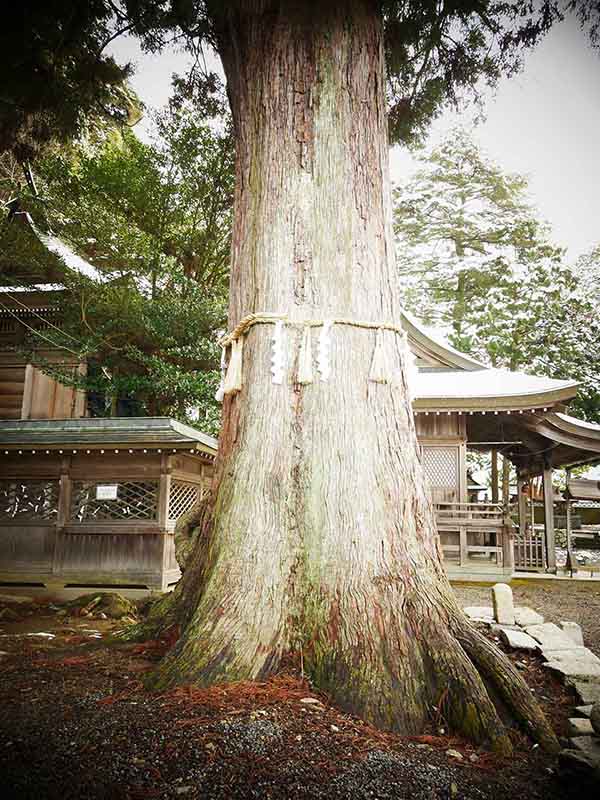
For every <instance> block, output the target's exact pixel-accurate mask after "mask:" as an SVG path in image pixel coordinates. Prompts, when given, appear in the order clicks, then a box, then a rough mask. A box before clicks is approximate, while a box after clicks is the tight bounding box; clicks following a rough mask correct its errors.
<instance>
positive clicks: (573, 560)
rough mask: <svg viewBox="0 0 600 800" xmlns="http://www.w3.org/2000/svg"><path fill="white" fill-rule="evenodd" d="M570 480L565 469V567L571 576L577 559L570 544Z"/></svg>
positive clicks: (569, 472)
mask: <svg viewBox="0 0 600 800" xmlns="http://www.w3.org/2000/svg"><path fill="white" fill-rule="evenodd" d="M570 480H571V470H570V469H568V470H567V488H566V489H565V513H566V528H567V562H566V564H565V568H566V569H568V570H569V571H570V573H571V577H573V575H575V574H576V573H577V560H576V558H575V556H574V554H573V548H572V546H571V495H570V494H569V481H570Z"/></svg>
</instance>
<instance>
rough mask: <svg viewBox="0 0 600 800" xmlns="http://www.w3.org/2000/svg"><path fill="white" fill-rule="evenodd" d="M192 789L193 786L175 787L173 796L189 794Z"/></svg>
mask: <svg viewBox="0 0 600 800" xmlns="http://www.w3.org/2000/svg"><path fill="white" fill-rule="evenodd" d="M193 788H194V787H193V786H177V787H175V794H187V793H188V792H191V791H192V789H193Z"/></svg>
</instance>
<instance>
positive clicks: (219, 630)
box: [153, 0, 556, 752]
mask: <svg viewBox="0 0 600 800" xmlns="http://www.w3.org/2000/svg"><path fill="white" fill-rule="evenodd" d="M216 5H217V4H216V3H215V7H216ZM219 5H221V4H219ZM225 5H226V6H227V8H228V11H227V13H226V14H225V13H223V14H222V15H219V14H218V12H217V11H215V26H216V28H217V29H218V35H219V49H220V54H221V57H222V60H223V64H224V68H225V72H226V75H227V83H228V92H229V97H230V102H231V106H232V111H233V116H234V122H235V129H236V137H237V189H236V197H235V224H234V234H233V253H232V269H231V301H230V312H229V323H230V329H231V328H232V327H233V326H234V325H235V324H236V323H237V322H238V321H239V320H240V319H241V318H242V317H243V316H244V315H246V314H248V313H250V312H257V311H270V312H285V313H287V314H289V317H290V319H291V320H293V321H294V322H296V323H301V322H302V320H304V319H309V318H310V319H327V318H330V317H346V318H353V319H356V320H368V321H372V322H393V321H395V320H396V321H397V320H398V319H399V315H400V292H399V287H398V281H397V277H396V271H395V264H394V244H393V240H392V230H391V204H390V191H389V179H388V144H387V131H386V103H385V96H384V64H383V53H382V22H381V19H380V15H379V13H378V10H377V7H378V4H377V3H376V2H375V1H374V0H339V2H335V3H333V2H328V1H327V0H324V2H321V3H318V4H317V3H311V2H302V3H299V2H293V1H292V0H289V1H288V0H282V2H279V3H271V2H266V0H239V1H238V2H231V3H227V4H225ZM272 332H273V329H272V327H271V326H269V325H255V326H254V327H253V328H252V329H251V330H250V332H249V333H248V335H247V336H246V340H245V348H244V372H243V381H244V386H243V390H242V392H241V393H240V394H239V395H236V396H233V397H232V396H229V397H226V398H225V404H224V410H223V432H222V435H221V440H220V450H219V456H218V462H217V470H216V480H215V486H214V490H213V496H212V501H211V504H210V505H209V506H208V507H207V509H206V513H205V516H204V520H203V523H202V524H203V532H202V535H201V536H200V539H199V545H198V547H197V548H196V550H195V552H194V555H193V557H192V561H191V563H190V565H189V566H188V568H187V569H186V572H185V575H184V578H183V579H182V582H181V585H180V586H179V587H178V589H177V591H176V592H175V595H174V598H173V602H170V603H168V604H167V605H169V606H170V608H169V609H168V614H169V620H173V619H176V620H177V621H179V622H180V623H181V624H182V628H183V633H182V636H181V638H180V640H179V642H178V643H177V645H175V647H174V648H173V649H172V650H171V652H169V653H168V654H167V656H166V657H165V658H164V660H163V661H162V662H161V664H160V665H159V667H158V670H157V671H156V673H155V675H154V678H153V685H154V686H155V687H166V686H170V685H173V684H175V683H181V682H198V683H201V684H208V683H211V682H217V681H233V680H237V679H255V678H264V677H265V676H267V675H268V674H270V673H272V672H273V671H275V670H277V668H278V665H279V664H280V662H281V659H282V657H283V656H284V655H285V654H286V653H289V652H290V651H292V652H295V653H297V654H300V653H301V654H302V659H303V664H304V669H305V670H306V671H307V672H308V674H309V675H310V676H311V678H312V680H313V681H314V682H315V684H316V685H317V686H318V687H319V688H321V689H323V690H325V691H326V692H328V693H329V694H330V696H331V697H332V698H333V699H334V700H335V701H336V702H337V703H338V704H339V705H340V706H342V707H343V708H345V709H348V710H350V711H353V712H355V713H358V714H359V715H361V716H362V717H363V718H365V719H367V720H370V721H372V722H374V723H376V724H377V725H381V726H385V727H386V728H392V729H395V730H399V731H402V732H405V733H417V732H419V731H420V730H422V727H423V725H424V723H425V721H426V719H427V717H428V715H429V714H430V710H431V707H432V706H434V705H435V706H437V705H438V704H440V703H441V704H442V705H443V712H444V714H445V717H446V719H447V720H448V721H449V723H450V724H451V725H453V726H454V728H455V729H457V730H460V731H463V732H464V733H466V734H467V735H468V736H469V737H470V738H471V739H473V740H475V741H477V742H489V743H491V745H492V746H493V747H494V748H495V749H497V750H500V751H502V752H508V751H509V750H510V742H509V739H508V736H507V733H506V729H505V727H504V725H503V723H502V722H501V720H500V717H499V715H498V713H497V711H496V708H495V706H494V704H493V703H492V701H491V700H490V695H488V691H487V690H486V686H485V684H484V680H483V679H482V677H481V676H482V674H483V675H484V676H485V679H486V681H488V682H489V683H491V684H493V685H494V689H495V691H494V696H496V695H498V696H500V697H502V698H503V699H504V702H505V703H506V705H507V706H509V707H511V708H512V710H513V712H514V713H515V715H516V716H517V717H518V718H519V719H521V720H522V721H523V722H524V724H525V725H526V726H528V727H529V730H530V731H531V732H532V733H533V735H534V736H535V737H536V738H537V739H539V740H540V741H542V742H543V743H544V745H545V746H547V747H549V748H552V747H554V746H555V744H556V741H555V739H554V737H553V734H552V732H551V730H550V728H549V727H548V725H547V723H546V722H545V720H544V718H543V716H542V715H541V712H539V710H538V709H537V707H536V706H535V704H534V702H533V701H532V700H531V695H530V693H529V692H528V690H527V688H526V687H525V684H524V683H523V681H522V679H521V678H520V676H519V675H518V674H517V673H516V671H515V670H514V669H512V667H511V666H510V663H509V662H508V660H507V659H505V658H504V657H503V656H501V654H499V653H498V652H497V651H496V650H495V649H494V648H493V647H491V646H490V645H489V644H488V643H487V641H486V640H485V639H483V638H482V637H481V636H480V635H479V634H478V633H477V632H476V631H474V630H473V629H471V628H470V627H469V625H468V623H467V621H466V619H465V618H464V616H463V614H462V611H461V610H460V608H459V607H458V606H457V604H456V601H455V600H454V597H453V594H452V590H451V588H450V586H449V583H448V580H447V578H446V575H445V573H444V569H443V566H442V563H441V553H440V548H439V542H438V537H437V535H436V529H435V522H434V517H433V512H432V507H431V503H430V500H429V497H428V495H427V493H426V491H425V489H424V482H423V475H422V471H421V465H420V462H419V458H418V451H417V444H416V437H415V430H414V426H413V420H412V414H411V408H410V401H409V398H408V392H407V385H406V379H405V377H404V374H405V369H404V368H405V364H404V360H405V352H404V346H403V344H402V340H401V337H400V336H398V335H397V334H395V333H392V332H389V333H385V335H384V344H385V347H386V348H387V354H388V357H389V358H390V359H392V360H393V362H394V363H395V367H396V371H397V375H398V379H397V381H396V382H395V383H394V384H378V383H372V382H369V381H368V373H369V365H370V361H371V356H372V353H373V346H374V332H373V331H369V330H365V329H360V328H354V327H342V326H339V327H335V328H334V329H333V333H332V348H331V363H332V374H331V377H330V379H329V381H327V382H322V381H319V379H318V377H317V378H316V380H315V382H313V383H312V384H309V385H306V386H300V385H298V384H297V383H295V382H294V373H295V365H294V363H288V369H287V372H286V375H287V377H286V381H285V382H284V384H283V385H274V384H273V383H271V375H270V371H269V368H270V356H271V351H270V337H271V335H272ZM300 335H301V325H300V324H298V325H291V326H287V327H286V337H287V345H288V346H287V347H286V350H287V353H288V356H289V357H290V358H292V356H293V354H294V353H297V351H298V343H299V339H300ZM316 335H317V334H316V332H315V337H316ZM162 610H163V611H164V604H163V607H162ZM480 670H481V672H480Z"/></svg>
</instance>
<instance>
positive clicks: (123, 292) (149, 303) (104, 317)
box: [0, 104, 233, 432]
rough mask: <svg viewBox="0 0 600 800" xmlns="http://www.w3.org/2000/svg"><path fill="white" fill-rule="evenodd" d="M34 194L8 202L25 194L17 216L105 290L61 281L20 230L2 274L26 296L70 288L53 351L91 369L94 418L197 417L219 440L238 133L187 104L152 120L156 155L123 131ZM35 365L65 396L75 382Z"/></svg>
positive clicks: (87, 383)
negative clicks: (64, 387)
mask: <svg viewBox="0 0 600 800" xmlns="http://www.w3.org/2000/svg"><path fill="white" fill-rule="evenodd" d="M11 174H12V173H10V172H7V173H6V175H7V177H6V180H7V183H8V184H9V185H10V176H11ZM16 177H17V179H18V178H19V177H20V176H19V173H18V171H17V172H16ZM36 183H37V189H38V192H39V195H37V196H30V195H29V194H28V193H27V190H26V189H23V187H19V186H18V185H17V186H12V190H13V191H15V190H16V189H19V188H20V202H21V205H22V206H23V207H26V208H29V209H30V210H31V212H32V213H33V216H34V217H35V219H36V220H37V223H38V226H39V227H40V228H43V227H44V226H49V227H50V228H51V229H52V230H53V232H54V233H56V234H58V235H60V236H61V237H63V238H64V239H65V240H66V241H67V242H69V243H70V244H71V245H72V246H73V248H74V249H75V250H76V251H77V252H78V253H79V254H81V255H82V256H84V257H85V258H87V259H88V260H89V261H90V262H91V263H92V264H94V265H97V266H98V267H99V268H100V270H101V271H102V273H103V274H104V276H105V280H104V281H103V282H101V283H98V282H97V281H94V280H91V279H88V278H85V277H83V276H81V275H78V274H74V273H72V272H70V270H69V269H68V268H67V269H64V265H62V268H61V264H60V263H57V262H58V261H59V259H57V257H56V256H55V255H53V254H52V253H48V252H47V251H45V250H44V248H43V247H41V246H40V245H39V242H38V243H36V242H34V241H33V237H32V236H31V232H30V231H29V230H28V229H26V228H24V227H23V226H22V225H19V224H17V220H16V219H12V220H11V219H10V218H9V219H7V220H6V221H5V222H4V224H3V225H2V227H1V228H0V266H2V265H3V264H4V271H5V273H6V274H7V275H8V274H10V272H11V271H12V272H13V273H14V275H15V278H14V282H16V283H24V282H25V283H26V282H27V275H28V274H29V275H30V280H31V281H32V282H35V281H36V280H39V279H40V274H41V275H42V276H47V277H48V278H49V279H55V280H56V279H60V280H61V281H62V282H63V283H65V284H66V285H67V289H68V295H67V296H68V301H67V302H66V303H65V304H64V307H63V309H62V312H61V317H62V320H61V328H62V331H63V333H62V334H61V333H60V332H58V331H56V330H54V331H53V332H52V341H53V342H54V343H56V345H57V346H58V347H63V348H65V349H66V350H67V351H69V352H70V351H73V349H76V350H77V353H78V354H79V356H80V357H81V359H82V360H85V361H87V362H88V371H87V375H85V376H82V377H79V378H77V385H78V386H79V387H80V388H84V389H86V390H88V391H90V392H92V394H93V397H94V398H95V400H94V408H93V411H94V413H97V414H102V413H106V414H108V413H115V411H118V413H126V411H127V409H128V408H129V409H130V410H129V413H138V414H139V413H146V414H152V415H156V414H159V415H160V414H170V415H174V416H176V417H178V418H180V419H184V420H185V419H187V420H190V419H192V418H193V417H195V416H196V415H197V414H198V413H200V422H199V424H200V425H201V426H202V428H203V429H204V430H207V431H209V432H216V430H217V429H218V421H219V417H220V408H219V407H218V405H217V404H216V403H215V401H214V393H215V390H216V388H217V383H218V368H219V352H218V348H217V346H216V344H215V341H216V337H217V331H218V330H220V329H223V328H224V327H225V319H226V294H227V281H228V267H229V248H230V232H231V204H232V192H233V155H232V143H231V132H230V130H229V126H228V125H227V124H226V123H224V122H223V121H221V122H217V121H215V122H213V123H210V122H207V121H206V120H204V119H202V118H200V117H199V115H198V114H197V113H195V112H194V111H193V109H192V108H191V107H190V105H189V104H184V105H183V106H178V107H177V108H171V109H170V110H168V111H164V112H162V113H160V114H158V115H157V116H156V126H155V136H154V140H153V141H152V143H151V144H146V143H143V142H141V141H140V140H139V139H138V138H137V137H136V136H135V134H134V133H133V132H131V131H125V132H124V133H123V134H120V133H117V132H114V131H113V132H112V133H111V134H110V135H109V136H108V137H106V138H103V139H102V140H101V141H99V142H98V141H97V142H95V143H94V144H90V142H89V141H84V142H83V143H79V144H74V145H72V146H70V147H68V148H62V149H60V150H54V151H53V152H51V153H49V154H47V155H46V156H45V157H44V158H42V159H41V160H39V161H38V163H37V171H36ZM29 343H30V345H31V346H33V347H36V346H37V348H38V349H39V348H40V347H41V348H43V347H44V345H45V344H46V345H47V342H45V341H42V340H39V341H36V338H35V337H33V339H31V340H30V342H29ZM37 363H39V365H40V366H41V367H42V368H44V369H45V370H46V371H50V372H51V373H52V374H53V375H54V376H55V377H57V378H59V379H61V380H62V381H63V382H69V383H73V382H74V380H75V379H74V378H73V376H72V374H71V372H70V371H69V372H68V373H61V372H60V370H57V369H56V367H53V366H52V365H51V364H50V363H44V362H40V361H39V357H38V358H37ZM197 409H200V411H199V412H198V410H197ZM190 415H192V417H190Z"/></svg>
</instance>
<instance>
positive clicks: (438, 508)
mask: <svg viewBox="0 0 600 800" xmlns="http://www.w3.org/2000/svg"><path fill="white" fill-rule="evenodd" d="M435 513H436V517H437V521H438V524H440V523H442V524H447V523H450V522H451V523H455V524H456V523H460V524H461V525H469V526H471V525H473V524H475V525H481V524H482V523H483V524H485V525H489V524H492V525H504V524H505V519H506V510H505V508H504V506H503V505H502V503H436V504H435Z"/></svg>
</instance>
